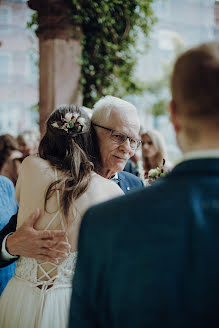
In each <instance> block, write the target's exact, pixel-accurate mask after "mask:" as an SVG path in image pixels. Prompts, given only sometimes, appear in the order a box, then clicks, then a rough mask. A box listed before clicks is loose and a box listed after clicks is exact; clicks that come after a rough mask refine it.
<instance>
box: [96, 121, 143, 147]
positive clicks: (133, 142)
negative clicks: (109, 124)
mask: <svg viewBox="0 0 219 328" xmlns="http://www.w3.org/2000/svg"><path fill="white" fill-rule="evenodd" d="M93 125H95V126H98V127H99V128H102V129H105V130H108V131H110V132H111V133H110V138H111V139H112V140H113V141H115V142H116V143H117V144H119V145H122V144H123V143H124V142H126V140H127V139H129V143H130V147H131V148H132V149H137V148H138V147H139V146H140V144H141V140H139V139H135V138H132V137H129V136H126V135H125V134H122V133H120V132H118V131H115V130H112V129H109V128H105V126H101V125H98V124H94V123H93Z"/></svg>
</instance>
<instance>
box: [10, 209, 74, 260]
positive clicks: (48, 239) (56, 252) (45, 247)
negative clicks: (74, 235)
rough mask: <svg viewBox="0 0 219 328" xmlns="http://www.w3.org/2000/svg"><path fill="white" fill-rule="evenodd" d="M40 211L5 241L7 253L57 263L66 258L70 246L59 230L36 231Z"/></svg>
mask: <svg viewBox="0 0 219 328" xmlns="http://www.w3.org/2000/svg"><path fill="white" fill-rule="evenodd" d="M39 217H40V210H39V209H36V211H35V212H34V213H33V214H31V215H30V216H29V218H28V219H27V220H26V221H25V222H24V223H23V225H22V226H21V227H20V228H18V229H17V230H16V231H15V232H14V233H13V234H12V235H9V236H8V238H7V241H6V247H7V249H8V252H9V253H10V254H12V255H21V256H26V257H32V258H34V259H36V260H42V261H50V262H53V263H59V260H63V259H65V258H66V257H67V256H68V253H69V251H70V244H69V243H68V242H66V232H64V231H61V230H40V231H38V230H36V229H35V228H34V226H35V224H36V222H37V220H38V219H39Z"/></svg>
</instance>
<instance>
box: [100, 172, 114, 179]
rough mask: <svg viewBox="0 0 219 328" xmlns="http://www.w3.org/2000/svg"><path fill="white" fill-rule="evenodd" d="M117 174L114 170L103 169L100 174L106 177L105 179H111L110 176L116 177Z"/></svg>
mask: <svg viewBox="0 0 219 328" xmlns="http://www.w3.org/2000/svg"><path fill="white" fill-rule="evenodd" d="M115 174H116V172H115V171H112V170H101V173H100V175H101V176H102V177H104V178H105V179H110V178H112V177H114V175H115Z"/></svg>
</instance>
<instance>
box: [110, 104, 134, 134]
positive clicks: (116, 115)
mask: <svg viewBox="0 0 219 328" xmlns="http://www.w3.org/2000/svg"><path fill="white" fill-rule="evenodd" d="M107 127H110V128H111V129H114V130H117V131H119V132H123V133H126V134H128V133H132V134H134V135H136V134H138V133H139V129H140V125H139V120H138V115H137V112H136V111H134V110H130V111H127V112H126V111H123V112H116V111H111V113H110V115H109V118H108V120H107Z"/></svg>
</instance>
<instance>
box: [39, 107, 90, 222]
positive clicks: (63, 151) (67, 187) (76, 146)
mask: <svg viewBox="0 0 219 328" xmlns="http://www.w3.org/2000/svg"><path fill="white" fill-rule="evenodd" d="M67 113H78V114H79V115H80V117H82V118H83V119H84V124H85V126H86V129H85V130H84V131H82V132H77V131H76V130H74V129H69V130H68V129H67V131H65V130H63V129H60V128H57V127H54V126H53V125H52V124H53V123H54V122H60V121H62V120H63V118H64V117H65V114H67ZM93 133H94V130H93V127H92V126H91V121H90V118H89V116H88V115H87V114H86V112H85V111H84V110H83V109H82V107H78V106H75V105H61V106H59V107H58V108H57V109H55V111H54V112H53V113H52V114H51V115H50V117H49V119H48V121H47V129H46V133H45V135H44V137H43V138H42V140H41V142H40V145H39V156H40V157H41V158H43V159H45V160H48V161H49V163H50V164H51V165H52V166H53V167H55V168H57V169H58V170H61V171H62V172H63V173H64V174H63V178H60V179H59V180H58V181H55V182H53V183H52V184H51V185H50V186H49V188H48V190H47V192H46V197H45V208H46V203H47V201H48V199H49V198H50V197H51V196H52V194H53V193H54V191H55V190H56V189H59V190H60V191H61V210H62V212H63V213H64V215H65V216H67V215H68V211H69V208H70V205H71V203H72V200H73V199H77V198H79V197H80V196H81V195H82V194H83V193H84V192H85V191H86V190H87V188H88V185H89V182H90V176H91V171H92V170H93V168H94V164H93V162H94V161H95V155H96V148H95V146H94V143H93V138H92V137H93Z"/></svg>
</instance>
